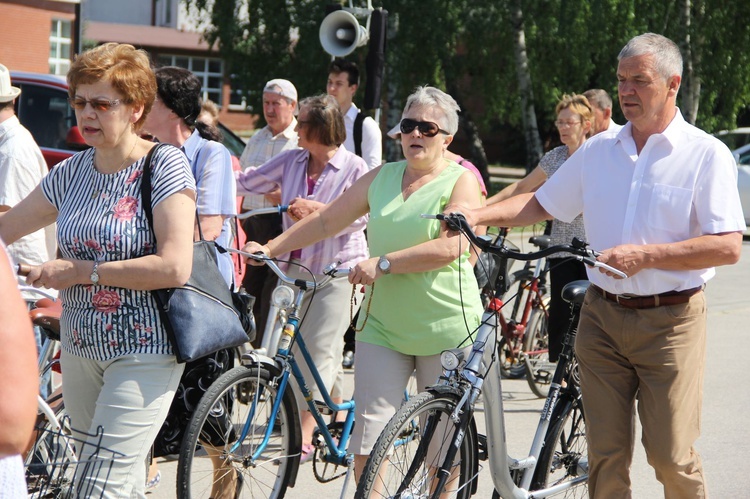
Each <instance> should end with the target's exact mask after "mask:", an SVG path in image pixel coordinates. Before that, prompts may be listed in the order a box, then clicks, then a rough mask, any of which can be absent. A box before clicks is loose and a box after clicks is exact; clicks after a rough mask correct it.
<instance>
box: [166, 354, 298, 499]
mask: <svg viewBox="0 0 750 499" xmlns="http://www.w3.org/2000/svg"><path fill="white" fill-rule="evenodd" d="M279 396H281V397H282V400H281V404H280V406H279V410H278V413H277V415H276V417H275V419H273V418H272V415H271V412H272V408H273V404H274V402H275V401H276V400H277V398H278V397H279ZM270 425H273V430H272V432H271V434H270V438H269V440H268V443H267V445H266V447H265V449H264V450H263V452H261V453H260V454H259V455H258V456H257V457H255V458H253V454H255V453H256V452H257V450H258V448H259V446H260V445H261V444H262V442H263V440H264V438H265V434H266V429H267V428H268V427H269V426H270ZM243 430H246V431H247V434H246V436H244V438H241V437H242V435H243ZM240 439H241V440H240ZM301 445H302V436H301V431H300V426H299V415H298V411H297V405H296V403H295V400H294V394H293V393H292V390H291V388H290V387H287V389H286V390H285V391H284V393H282V394H279V393H278V386H277V380H276V377H275V375H274V374H272V373H271V372H269V371H268V370H267V369H265V368H261V367H258V366H250V367H245V366H240V367H236V368H234V369H232V370H230V371H228V372H226V373H225V374H224V375H222V376H221V377H220V378H219V379H217V380H216V381H215V382H214V383H213V384H212V385H211V388H209V390H208V391H207V392H206V393H205V395H204V396H203V398H202V399H201V401H200V404H198V407H197V408H196V410H195V412H194V414H193V417H192V418H191V420H190V424H189V426H188V429H187V432H186V434H185V440H184V441H183V444H182V449H181V452H180V459H179V463H178V467H177V495H178V497H180V498H185V499H188V498H202V497H217V495H218V493H219V492H222V491H224V489H226V488H227V487H235V489H234V490H237V491H238V493H237V494H236V496H234V497H274V498H281V497H284V494H285V493H286V489H287V487H289V486H294V480H295V479H296V475H297V469H298V467H299V459H300V458H299V453H300V447H301ZM235 473H237V474H238V475H240V476H241V478H239V479H237V478H235ZM237 480H240V481H241V482H242V484H241V485H237Z"/></svg>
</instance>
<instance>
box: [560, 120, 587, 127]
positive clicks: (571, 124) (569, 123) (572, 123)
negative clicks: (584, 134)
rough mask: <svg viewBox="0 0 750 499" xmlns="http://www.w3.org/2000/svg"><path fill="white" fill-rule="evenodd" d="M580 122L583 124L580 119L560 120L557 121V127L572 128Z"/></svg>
mask: <svg viewBox="0 0 750 499" xmlns="http://www.w3.org/2000/svg"><path fill="white" fill-rule="evenodd" d="M580 124H581V122H580V121H560V120H557V121H555V126H556V127H557V128H571V127H574V126H576V125H580Z"/></svg>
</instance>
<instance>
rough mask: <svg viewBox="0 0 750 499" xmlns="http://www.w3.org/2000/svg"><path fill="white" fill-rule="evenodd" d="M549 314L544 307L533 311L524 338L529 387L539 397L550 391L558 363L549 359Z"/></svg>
mask: <svg viewBox="0 0 750 499" xmlns="http://www.w3.org/2000/svg"><path fill="white" fill-rule="evenodd" d="M548 324H549V314H548V312H547V310H545V309H543V308H535V309H534V310H532V311H531V316H530V317H529V322H528V327H527V328H526V336H525V338H524V347H523V351H524V355H523V359H524V366H525V369H526V381H528V383H529V388H531V391H532V392H534V395H536V396H537V397H539V398H545V397H546V396H547V393H549V385H550V382H551V381H552V376H553V375H554V374H555V368H556V367H557V364H556V363H553V362H550V360H549V332H548V330H547V328H548Z"/></svg>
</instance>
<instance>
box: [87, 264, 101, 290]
mask: <svg viewBox="0 0 750 499" xmlns="http://www.w3.org/2000/svg"><path fill="white" fill-rule="evenodd" d="M89 278H90V279H91V284H94V285H96V284H99V260H94V268H93V269H92V270H91V275H90V276H89Z"/></svg>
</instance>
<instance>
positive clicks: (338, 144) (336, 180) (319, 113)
mask: <svg viewBox="0 0 750 499" xmlns="http://www.w3.org/2000/svg"><path fill="white" fill-rule="evenodd" d="M299 107H300V108H299V116H298V117H297V128H296V131H297V135H298V145H299V146H300V149H295V150H291V151H286V152H283V153H281V154H279V155H277V156H274V157H273V158H272V159H271V160H269V161H268V162H266V163H265V164H263V165H261V166H259V167H258V168H256V169H249V170H247V171H246V172H245V173H243V174H240V175H239V176H238V178H237V192H238V194H248V193H249V194H265V193H266V192H270V191H273V190H275V189H276V188H281V197H282V204H283V205H288V206H289V209H288V211H287V213H285V214H284V216H283V219H282V225H283V229H284V231H288V230H292V229H294V227H296V226H297V225H299V224H300V223H302V222H304V221H305V220H308V219H314V218H316V217H315V216H314V215H315V214H316V213H318V211H319V210H321V209H323V208H324V207H325V206H326V205H328V204H329V203H331V202H333V201H334V200H336V199H338V198H339V197H340V196H342V195H343V194H344V193H345V192H347V191H348V190H349V189H351V187H352V185H353V184H354V183H355V182H356V181H357V179H359V178H360V177H362V176H363V175H364V174H365V173H367V171H368V167H367V163H365V161H364V160H363V159H362V158H360V157H359V156H357V155H355V154H354V153H351V152H349V151H347V150H346V149H345V148H344V147H343V146H342V144H343V143H344V139H345V138H346V129H345V128H344V116H343V115H342V114H341V110H340V108H339V105H338V103H337V102H336V99H335V98H333V97H332V96H330V95H318V96H315V97H308V98H306V99H303V100H302V101H301V102H300V103H299ZM366 224H367V216H366V214H365V213H362V214H359V215H357V216H355V217H351V218H350V219H349V221H348V223H347V224H346V225H344V226H342V227H340V228H339V230H337V231H336V232H332V233H328V234H326V236H325V237H322V238H320V239H319V242H316V244H311V245H308V247H305V248H302V249H297V248H290V250H289V251H282V252H278V253H275V254H274V256H275V257H279V259H280V260H281V261H282V264H284V263H287V262H291V264H288V265H283V266H285V267H286V270H285V271H286V272H287V273H289V274H290V275H292V276H294V277H297V278H301V279H308V280H309V279H310V278H311V275H310V273H312V274H315V275H317V276H320V275H322V273H323V269H324V268H325V267H326V266H327V265H329V264H331V263H333V262H336V261H341V266H344V267H351V266H353V265H354V264H356V263H357V262H359V261H360V260H362V259H364V258H367V257H368V256H369V254H368V252H367V241H366V239H365V234H364V229H365V226H366ZM282 236H283V233H282ZM292 250H294V251H292ZM355 294H356V296H355V298H356V302H357V304H356V306H353V305H351V300H352V286H351V285H350V284H349V283H348V282H346V280H345V279H337V280H334V281H331V282H330V283H329V284H328V285H326V286H325V287H323V288H321V289H320V290H317V291H316V292H315V293H314V294H310V295H308V296H309V297H310V299H312V298H314V299H312V301H311V302H310V301H309V299H308V298H306V299H305V300H306V302H305V304H304V305H303V307H302V310H306V308H307V306H308V303H310V309H309V310H307V313H306V315H305V324H304V326H303V328H304V329H303V330H304V336H305V344H306V345H307V348H308V350H309V351H310V355H311V357H312V360H313V362H314V363H315V366H316V368H317V369H318V372H319V373H320V377H321V379H322V380H323V382H324V384H325V386H326V389H327V390H328V391H329V392H330V391H331V390H332V388H333V386H334V382H335V381H336V376H337V374H338V371H339V368H340V366H341V358H342V352H343V348H344V331H346V328H347V327H348V326H349V322H350V320H351V315H350V314H354V313H356V312H357V309H358V308H359V303H360V300H359V299H360V298H361V293H360V291H359V290H356V293H355ZM295 354H298V355H299V350H297V349H296V346H295ZM299 367H300V369H301V370H302V372H303V373H304V375H305V379H308V380H310V379H312V376H311V374H310V372H309V370H308V368H307V365H305V363H304V362H301V363H299ZM293 386H294V389H295V392H296V393H297V400H298V405H299V408H300V414H301V427H302V456H301V461H302V462H305V461H307V460H308V459H310V458H311V457H312V455H313V451H314V448H313V446H312V437H313V432H314V431H315V427H316V424H315V419H314V418H313V417H312V414H310V412H309V411H308V410H307V404H306V403H305V401H304V400H302V396H301V394H300V393H299V392H298V391H297V385H296V384H295V385H293ZM310 388H311V391H312V393H313V397H314V398H315V399H316V400H322V398H321V395H320V393H319V390H318V388H317V386H315V385H313V386H310Z"/></svg>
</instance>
